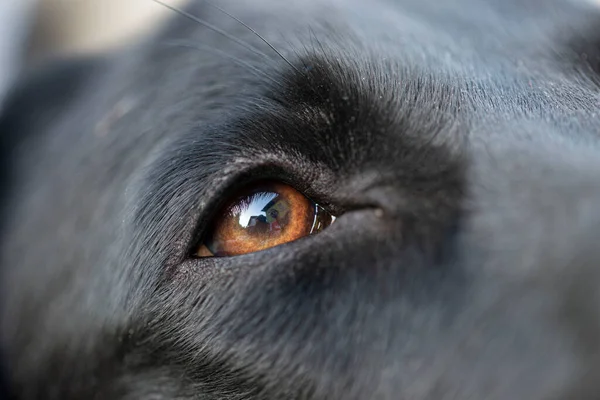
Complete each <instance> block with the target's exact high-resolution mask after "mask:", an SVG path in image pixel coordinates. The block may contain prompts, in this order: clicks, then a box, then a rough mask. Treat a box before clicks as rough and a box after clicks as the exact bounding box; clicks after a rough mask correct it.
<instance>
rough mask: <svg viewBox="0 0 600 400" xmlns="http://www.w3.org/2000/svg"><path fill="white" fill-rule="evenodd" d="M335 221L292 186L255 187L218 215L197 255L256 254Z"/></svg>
mask: <svg viewBox="0 0 600 400" xmlns="http://www.w3.org/2000/svg"><path fill="white" fill-rule="evenodd" d="M334 219H335V218H334V217H333V216H332V215H331V214H329V213H328V212H326V211H325V210H324V209H323V208H322V207H320V206H319V205H318V204H316V203H314V202H313V201H311V200H309V199H308V198H307V197H306V196H304V195H303V194H302V193H300V192H298V191H297V190H296V189H294V188H293V187H291V186H289V185H286V184H284V183H279V182H262V183H258V184H254V185H252V186H250V187H248V188H246V189H245V190H243V191H242V192H241V193H239V194H238V195H236V196H235V197H234V198H233V199H232V201H230V202H229V203H228V204H227V205H226V206H225V207H224V208H223V211H221V212H220V213H219V214H217V216H216V217H215V220H214V221H213V224H212V228H211V229H210V230H209V232H208V235H207V236H206V237H205V240H204V241H203V242H202V244H201V245H200V247H199V248H198V250H197V251H196V254H195V255H196V256H198V257H215V256H216V257H225V256H235V255H240V254H246V253H253V252H255V251H260V250H264V249H268V248H269V247H274V246H277V245H280V244H283V243H287V242H291V241H293V240H296V239H299V238H301V237H304V236H308V235H311V234H314V233H318V232H320V231H322V230H323V229H325V228H326V227H327V226H329V225H330V224H331V223H332V222H333V220H334Z"/></svg>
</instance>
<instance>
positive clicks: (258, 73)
mask: <svg viewBox="0 0 600 400" xmlns="http://www.w3.org/2000/svg"><path fill="white" fill-rule="evenodd" d="M164 44H165V45H168V46H177V47H184V48H188V49H193V50H200V51H203V52H208V53H212V54H216V55H218V56H220V57H223V58H227V59H229V60H231V61H233V62H234V63H236V64H238V65H239V66H242V67H244V68H248V70H250V71H252V72H253V73H254V74H255V75H256V76H258V77H260V78H265V79H268V80H270V81H271V82H273V83H275V84H276V85H279V84H280V82H278V81H277V80H276V79H274V78H273V77H271V76H270V75H269V74H267V73H266V72H264V71H262V70H260V69H258V68H256V67H255V66H254V65H252V64H250V63H248V62H246V61H244V60H241V59H239V58H237V57H235V56H232V55H230V54H227V53H225V52H224V51H221V50H218V49H215V48H212V47H210V46H206V45H203V44H198V43H190V42H186V41H183V40H170V41H168V42H164Z"/></svg>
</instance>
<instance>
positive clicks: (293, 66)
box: [206, 1, 301, 73]
mask: <svg viewBox="0 0 600 400" xmlns="http://www.w3.org/2000/svg"><path fill="white" fill-rule="evenodd" d="M206 4H208V5H209V6H211V7H213V8H215V9H217V10H219V11H220V12H222V13H223V14H225V15H227V16H228V17H229V18H232V19H234V20H235V21H237V22H238V23H240V24H241V25H242V26H243V27H244V28H246V29H248V30H249V31H250V32H252V33H253V34H255V35H256V36H257V37H258V38H259V39H260V40H262V41H263V42H264V43H265V44H266V45H267V46H269V47H270V48H271V50H273V51H274V52H275V53H276V54H277V55H278V56H279V57H281V59H282V60H283V61H285V62H286V63H287V65H289V66H290V67H292V68H293V69H294V70H295V71H296V72H297V73H301V72H300V70H299V69H298V68H296V66H295V65H294V64H292V63H291V62H290V61H289V60H288V59H287V58H285V56H284V55H283V54H281V52H280V51H279V50H277V49H276V48H275V46H273V45H272V44H271V43H270V42H269V41H268V40H267V39H265V38H264V37H263V36H261V34H260V33H258V32H256V31H255V30H254V29H253V28H252V27H250V26H249V25H248V24H246V23H245V22H244V21H242V20H240V19H239V18H237V17H236V16H234V15H232V14H230V13H228V12H227V11H225V10H223V9H222V8H221V7H219V6H217V5H216V4H213V3H211V2H209V1H207V2H206Z"/></svg>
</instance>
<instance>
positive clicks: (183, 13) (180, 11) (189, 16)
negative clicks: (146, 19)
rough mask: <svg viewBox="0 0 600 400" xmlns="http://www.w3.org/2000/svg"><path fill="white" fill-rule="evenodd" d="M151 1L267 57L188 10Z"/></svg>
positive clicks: (157, 0) (158, 1) (264, 55)
mask: <svg viewBox="0 0 600 400" xmlns="http://www.w3.org/2000/svg"><path fill="white" fill-rule="evenodd" d="M151 1H153V2H155V3H157V4H159V5H161V6H163V7H165V8H168V9H169V10H171V11H173V12H175V13H177V14H179V15H181V16H183V17H186V18H188V19H190V20H192V21H194V22H196V23H198V24H200V25H202V26H204V27H205V28H208V29H210V30H212V31H213V32H216V33H218V34H220V35H222V36H224V37H226V38H227V39H229V40H231V41H232V42H235V43H237V44H239V45H240V46H242V47H244V48H245V49H246V50H248V51H251V52H252V53H254V54H257V55H259V56H261V57H264V58H268V57H267V55H266V54H265V53H263V52H261V51H260V50H257V49H256V48H254V47H253V46H251V45H249V44H248V43H246V42H244V41H242V40H239V39H238V38H236V37H235V36H233V35H231V34H229V33H227V32H225V31H224V30H222V29H219V28H217V27H216V26H214V25H212V24H210V23H209V22H206V21H204V20H203V19H201V18H198V17H196V16H195V15H192V14H190V13H189V12H187V11H185V10H182V9H180V8H177V7H175V6H171V5H169V4H166V3H163V2H162V1H160V0H151Z"/></svg>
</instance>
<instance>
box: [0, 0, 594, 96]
mask: <svg viewBox="0 0 600 400" xmlns="http://www.w3.org/2000/svg"><path fill="white" fill-rule="evenodd" d="M164 1H165V2H166V3H169V4H172V5H177V6H181V5H183V4H184V3H185V2H186V1H188V0H164ZM213 1H215V2H217V1H218V0H213ZM239 1H251V0H239ZM281 1H285V0H281ZM365 1H368V0H365ZM440 1H443V0H440ZM565 1H567V0H565ZM575 1H592V2H596V3H598V4H599V5H600V0H575ZM169 16H172V12H169V11H168V10H166V9H165V8H164V7H162V6H160V5H158V4H156V3H154V2H153V1H152V0H0V101H1V99H2V95H3V93H5V91H6V88H7V87H8V86H9V85H10V82H11V81H14V79H15V77H16V76H17V75H18V73H19V71H22V70H23V68H26V67H28V66H31V65H36V64H39V63H41V62H43V61H44V60H47V59H48V58H54V57H58V56H61V55H69V54H85V53H93V52H99V51H105V50H110V49H111V48H115V47H117V46H121V45H125V44H127V43H129V42H131V41H133V40H136V39H137V38H139V37H140V36H141V35H144V34H146V33H148V32H150V31H151V30H152V29H153V28H154V27H156V25H157V23H160V22H161V21H162V20H164V18H167V17H169Z"/></svg>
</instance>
